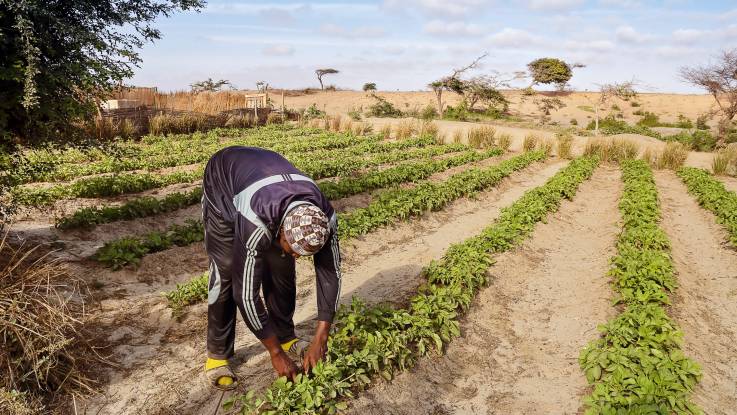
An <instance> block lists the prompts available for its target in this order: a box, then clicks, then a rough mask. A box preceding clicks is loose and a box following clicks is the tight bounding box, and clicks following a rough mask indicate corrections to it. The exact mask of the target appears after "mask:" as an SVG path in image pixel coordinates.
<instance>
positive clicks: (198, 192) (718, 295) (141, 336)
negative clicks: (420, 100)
mask: <svg viewBox="0 0 737 415" xmlns="http://www.w3.org/2000/svg"><path fill="white" fill-rule="evenodd" d="M402 122H406V121H400V120H392V119H384V120H381V122H378V123H377V122H375V121H372V120H368V121H367V125H368V124H369V123H373V125H375V126H374V128H373V129H371V128H364V127H362V128H350V129H343V128H337V129H338V130H343V131H328V130H325V129H321V128H315V127H311V126H308V125H296V124H294V125H292V124H286V125H268V126H264V127H255V128H250V129H215V130H211V131H209V132H207V133H194V134H182V135H171V136H167V137H164V136H147V137H145V138H144V139H143V140H141V141H118V142H116V144H115V145H114V146H112V147H109V148H103V149H90V150H87V151H82V150H74V149H67V150H31V151H30V152H29V153H28V154H27V155H26V156H27V157H26V164H24V165H22V166H20V168H19V169H18V170H17V171H16V172H15V176H16V177H14V179H15V182H16V186H15V187H14V188H13V189H12V191H11V195H12V197H13V198H14V199H15V200H16V201H17V202H19V203H20V205H21V211H20V212H19V214H18V215H17V217H16V221H15V223H14V224H13V228H12V232H13V234H14V235H16V236H18V237H20V238H23V239H26V240H27V241H28V242H29V243H40V244H43V245H44V246H45V247H46V248H48V249H51V250H53V253H52V255H53V256H55V257H57V258H59V259H60V260H62V261H64V262H66V263H67V264H68V266H69V268H70V269H71V272H72V273H73V274H74V275H78V276H80V277H81V278H83V279H84V281H85V282H86V283H87V286H88V289H89V301H87V303H86V321H85V322H84V323H85V327H87V328H88V329H89V330H90V331H91V333H92V334H91V338H92V339H94V340H93V341H94V343H95V344H96V345H98V346H99V347H100V350H101V353H102V354H103V355H105V357H106V360H107V361H108V364H104V365H102V364H101V365H100V366H99V367H97V368H95V370H94V371H95V372H96V373H97V375H98V376H99V379H98V381H99V383H98V387H97V389H98V390H99V393H98V394H95V395H92V396H91V397H88V398H85V399H79V398H78V399H76V400H75V401H74V402H73V403H70V404H69V405H68V406H69V407H71V406H74V410H76V411H77V413H85V414H97V413H101V414H102V413H114V414H209V413H228V410H230V409H223V408H220V407H219V406H220V405H221V403H222V402H230V403H229V405H232V406H233V408H234V410H236V411H242V412H243V413H249V411H250V410H252V409H255V408H258V410H268V409H274V410H275V411H276V413H299V411H302V412H303V413H314V412H318V411H322V412H327V413H331V412H336V411H337V412H340V413H354V414H430V413H433V414H471V413H490V414H518V413H520V414H521V413H551V414H558V413H560V414H563V413H584V412H585V411H587V410H588V411H589V412H587V413H594V414H598V413H615V412H613V411H614V410H615V409H620V410H622V408H624V409H623V410H625V411H628V412H625V413H683V414H698V413H706V414H732V413H735V412H734V411H735V409H734V408H735V407H737V252H736V251H735V247H737V217H735V216H734V212H735V209H737V195H736V194H735V193H734V192H735V190H737V181H735V180H734V178H729V177H722V176H715V175H712V174H711V173H710V172H709V171H707V170H704V169H703V168H704V167H708V166H710V164H711V160H710V159H707V158H705V157H710V156H711V155H710V153H698V154H696V153H691V154H690V155H689V157H688V158H687V159H686V165H685V166H684V167H677V168H676V169H675V171H673V170H668V169H655V168H653V167H651V166H650V165H649V164H648V163H646V162H645V161H642V160H638V159H637V157H638V156H640V151H641V150H644V148H646V147H647V146H646V145H644V144H643V145H642V147H638V148H637V150H636V151H634V153H632V152H631V151H630V152H629V153H627V152H624V153H622V154H619V155H612V154H613V153H612V154H610V153H605V152H604V151H603V150H602V149H601V148H600V147H595V146H593V145H590V143H591V142H592V141H593V139H590V138H587V137H575V138H574V139H573V140H574V145H573V151H572V152H571V154H570V155H566V156H565V157H560V156H559V155H561V150H560V148H559V145H560V144H559V143H560V141H557V140H558V139H556V138H555V134H553V133H550V132H549V131H531V130H530V129H521V128H520V129H518V131H517V130H515V128H516V127H494V128H489V126H488V125H487V126H485V127H480V126H477V125H474V124H471V123H457V124H454V123H448V124H443V123H442V122H435V124H434V127H433V128H430V127H429V125H423V126H421V127H419V128H416V129H414V131H413V133H412V134H407V135H406V136H402V137H401V138H400V137H399V136H398V134H396V132H395V131H396V130H395V129H394V127H396V126H398V125H399V124H400V123H402ZM382 123H383V124H387V123H393V124H392V125H393V126H394V127H393V128H392V129H391V131H392V133H391V134H390V136H389V137H387V135H386V134H384V133H381V134H380V133H379V130H380V129H381V126H382ZM417 125H420V124H417ZM459 125H460V126H461V127H462V128H463V129H464V134H466V133H468V132H469V131H475V132H476V133H477V134H479V135H483V140H481V141H480V142H478V141H476V142H472V140H469V139H468V136H467V135H466V136H465V137H464V140H461V142H455V143H452V142H450V141H451V140H449V139H448V137H449V136H450V135H449V134H447V133H446V134H443V133H444V132H445V130H444V129H452V128H456V127H458V126H459ZM530 132H533V133H536V134H537V135H538V137H539V138H537V139H536V140H530V139H527V138H523V137H525V136H527V135H529V133H530ZM504 134H509V135H510V136H512V138H511V142H507V143H506V144H505V143H502V140H501V137H502V136H503V135H504ZM443 138H445V139H443ZM615 138H616V137H615ZM620 138H621V137H620ZM642 140H643V141H644V140H645V139H642ZM609 142H611V140H610V141H609ZM640 144H642V143H640ZM229 145H248V146H259V147H264V148H270V149H273V150H275V151H278V152H280V153H281V154H283V155H285V157H287V158H288V159H289V160H290V161H291V162H293V163H294V164H295V165H296V166H297V167H298V168H299V169H301V170H302V171H304V172H305V173H306V174H307V175H309V176H311V177H313V178H315V179H316V181H317V183H318V186H319V187H320V189H321V190H322V191H323V193H325V194H326V195H327V196H328V197H329V198H330V199H331V203H332V204H333V205H334V207H335V208H336V210H337V211H338V220H339V235H340V238H341V254H342V256H343V271H342V293H341V297H340V303H341V304H342V305H343V306H344V308H343V310H342V311H341V313H340V314H339V316H338V317H337V318H336V326H335V329H334V331H333V335H332V338H331V343H330V349H329V352H328V360H327V362H326V363H325V364H324V365H323V366H322V367H321V370H320V371H319V372H317V373H315V374H314V375H313V376H312V377H309V378H308V377H300V378H298V380H297V381H296V382H295V383H292V382H286V381H284V380H283V379H282V380H276V381H275V376H274V373H273V370H272V368H271V365H270V360H269V357H268V354H267V353H266V352H265V351H264V350H263V348H262V346H261V345H260V344H259V343H258V341H257V340H256V338H255V337H254V336H252V335H251V334H250V332H249V331H248V329H247V328H246V327H245V325H244V324H243V322H242V320H241V319H240V317H239V319H238V320H240V322H239V323H237V324H238V335H237V340H236V355H235V359H234V364H235V366H234V367H235V370H236V372H237V373H238V375H239V376H240V382H239V383H240V385H239V389H238V390H237V391H235V392H230V393H226V394H224V396H223V399H222V402H219V401H218V398H219V397H220V392H217V393H216V392H213V390H212V389H211V388H210V386H209V385H208V383H207V381H206V380H205V377H204V375H203V367H202V366H203V362H204V356H205V333H206V326H207V304H206V298H207V276H206V275H203V274H204V273H205V272H206V271H207V268H208V259H207V255H206V253H205V250H204V247H203V243H202V240H203V238H204V235H203V227H202V222H201V207H200V204H199V203H200V199H201V197H202V183H201V176H202V171H203V169H204V163H206V161H207V160H208V158H209V156H210V155H212V153H214V152H215V151H217V150H218V149H220V148H223V147H226V146H229ZM658 145H660V143H658ZM314 281H315V275H314V271H313V267H312V264H310V263H309V260H299V261H297V311H296V314H295V317H294V319H295V323H296V324H297V330H298V334H303V335H305V336H309V335H310V334H311V330H312V327H313V325H314V323H313V320H314V319H315V317H316V313H317V308H316V301H315V296H316V294H315V284H314ZM597 327H599V329H597ZM248 391H252V392H253V393H250V394H246V393H247V392H248ZM213 396H216V397H215V398H214V399H213ZM702 411H703V412H702ZM72 413H73V412H72Z"/></svg>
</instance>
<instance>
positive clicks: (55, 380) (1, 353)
mask: <svg viewBox="0 0 737 415" xmlns="http://www.w3.org/2000/svg"><path fill="white" fill-rule="evenodd" d="M81 286H82V284H81V282H80V280H78V279H76V278H74V277H72V276H71V275H69V273H68V270H67V268H66V267H65V266H64V265H63V264H61V263H60V262H58V261H55V260H52V259H50V258H49V257H48V256H45V255H40V254H39V252H38V250H37V249H36V248H30V249H29V248H26V247H25V246H22V245H21V246H18V247H15V246H12V245H11V244H10V243H9V241H8V233H7V232H6V233H5V235H4V236H3V238H2V240H0V342H1V343H2V347H0V413H7V412H4V411H5V410H7V408H4V407H3V405H9V406H10V407H12V406H13V405H15V404H14V403H13V402H16V403H17V402H18V401H19V400H22V401H24V402H27V403H29V405H31V406H34V405H35V403H34V402H40V401H43V402H44V403H46V404H50V403H53V402H58V398H60V397H61V396H63V395H69V394H81V393H88V392H91V390H92V389H91V384H92V383H93V382H92V380H90V379H89V378H87V377H86V376H85V375H84V374H83V372H82V370H81V368H82V367H85V366H86V365H88V364H89V363H90V362H92V361H95V360H98V361H99V360H100V359H99V356H97V355H96V354H95V352H94V350H93V349H92V348H91V347H90V346H89V344H88V343H86V342H85V341H84V340H83V339H84V338H85V335H84V334H82V333H81V332H80V330H81V327H82V321H81V320H82V318H83V311H84V307H83V303H82V302H81V295H80V294H81V292H80V287H81ZM13 391H16V392H19V393H20V395H19V394H18V393H16V392H13ZM11 398H13V399H11ZM10 413H14V412H12V411H11V412H10Z"/></svg>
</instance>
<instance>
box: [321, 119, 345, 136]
mask: <svg viewBox="0 0 737 415" xmlns="http://www.w3.org/2000/svg"><path fill="white" fill-rule="evenodd" d="M341 120H342V118H341V116H340V115H334V116H332V117H328V118H327V121H326V124H327V125H326V127H325V129H326V130H329V131H335V132H336V133H339V132H340V123H341Z"/></svg>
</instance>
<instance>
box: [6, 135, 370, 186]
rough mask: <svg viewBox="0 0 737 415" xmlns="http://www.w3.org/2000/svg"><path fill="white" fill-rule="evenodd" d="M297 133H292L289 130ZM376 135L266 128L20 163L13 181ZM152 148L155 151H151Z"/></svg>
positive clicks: (297, 148)
mask: <svg viewBox="0 0 737 415" xmlns="http://www.w3.org/2000/svg"><path fill="white" fill-rule="evenodd" d="M293 132H297V133H299V134H297V135H293V134H291V133H293ZM378 140H380V137H379V136H369V137H365V138H364V137H354V136H349V135H337V134H331V133H326V132H320V133H312V134H310V135H304V134H301V133H300V132H299V130H295V129H292V128H287V129H284V130H269V131H265V132H263V133H262V134H252V135H249V136H246V137H240V138H231V139H227V140H219V139H215V140H214V141H212V142H207V141H197V142H191V143H190V142H172V143H168V142H163V143H160V144H158V145H156V146H152V147H154V148H146V149H145V151H141V152H136V154H130V155H127V154H121V153H114V152H113V153H110V154H109V155H108V157H106V158H105V159H103V160H99V161H95V162H91V163H82V164H74V163H66V164H55V165H43V164H38V163H35V164H30V163H21V164H20V165H19V166H18V168H17V169H16V172H15V175H14V182H15V183H16V184H22V183H30V182H36V181H46V182H56V181H64V180H71V179H74V178H78V177H83V176H89V175H93V174H103V173H120V172H126V171H133V170H147V171H155V170H158V169H163V168H168V167H178V166H184V165H188V164H195V163H202V162H205V161H207V160H208V159H209V157H210V156H211V155H212V154H213V153H215V152H216V151H218V150H220V149H222V148H225V147H228V146H235V145H242V146H256V147H263V148H269V149H271V150H273V151H276V152H280V153H281V152H293V153H296V152H305V151H314V150H318V149H337V148H344V147H348V146H352V145H355V144H357V143H358V142H359V141H378ZM152 150H155V151H152Z"/></svg>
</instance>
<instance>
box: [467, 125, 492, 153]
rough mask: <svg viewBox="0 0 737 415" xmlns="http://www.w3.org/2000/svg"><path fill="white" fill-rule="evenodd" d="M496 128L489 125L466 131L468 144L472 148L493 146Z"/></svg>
mask: <svg viewBox="0 0 737 415" xmlns="http://www.w3.org/2000/svg"><path fill="white" fill-rule="evenodd" d="M495 135H496V130H495V129H494V127H491V126H482V127H479V128H474V129H472V130H471V131H469V132H468V145H469V146H471V147H473V148H489V147H492V146H494V136H495Z"/></svg>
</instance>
